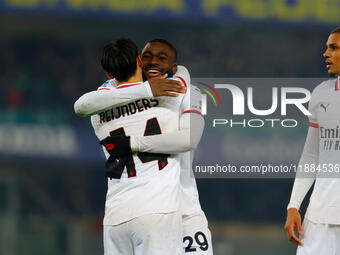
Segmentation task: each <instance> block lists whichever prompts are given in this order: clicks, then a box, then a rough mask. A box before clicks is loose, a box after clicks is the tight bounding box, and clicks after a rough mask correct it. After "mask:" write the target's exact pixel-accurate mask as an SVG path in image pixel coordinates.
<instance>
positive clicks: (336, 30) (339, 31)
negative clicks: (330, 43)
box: [331, 27, 340, 34]
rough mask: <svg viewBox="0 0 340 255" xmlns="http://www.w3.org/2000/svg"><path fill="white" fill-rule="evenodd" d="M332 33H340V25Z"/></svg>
mask: <svg viewBox="0 0 340 255" xmlns="http://www.w3.org/2000/svg"><path fill="white" fill-rule="evenodd" d="M331 34H340V27H337V28H335V29H333V30H332V32H331Z"/></svg>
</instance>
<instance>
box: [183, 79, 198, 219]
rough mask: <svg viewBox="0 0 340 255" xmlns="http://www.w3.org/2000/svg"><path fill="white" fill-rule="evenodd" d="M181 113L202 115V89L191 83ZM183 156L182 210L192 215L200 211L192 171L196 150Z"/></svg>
mask: <svg viewBox="0 0 340 255" xmlns="http://www.w3.org/2000/svg"><path fill="white" fill-rule="evenodd" d="M181 113H182V114H187V113H194V114H200V115H202V94H201V92H200V90H199V89H198V88H197V87H196V86H194V85H190V87H189V88H188V91H187V93H186V95H185V96H184V99H183V102H182V104H181ZM180 158H181V175H180V181H181V204H180V210H181V213H182V214H183V215H191V214H194V213H197V212H200V211H201V210H202V209H201V205H200V202H199V196H198V190H197V185H196V180H195V176H194V173H193V171H192V161H193V158H194V151H188V152H183V153H181V154H180Z"/></svg>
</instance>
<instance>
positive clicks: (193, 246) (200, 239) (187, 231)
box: [183, 211, 213, 255]
mask: <svg viewBox="0 0 340 255" xmlns="http://www.w3.org/2000/svg"><path fill="white" fill-rule="evenodd" d="M183 249H184V254H187V255H198V254H199V255H212V254H213V248H212V242H211V233H210V230H209V228H208V221H207V218H206V217H205V214H204V212H203V211H201V212H199V213H196V214H193V215H183Z"/></svg>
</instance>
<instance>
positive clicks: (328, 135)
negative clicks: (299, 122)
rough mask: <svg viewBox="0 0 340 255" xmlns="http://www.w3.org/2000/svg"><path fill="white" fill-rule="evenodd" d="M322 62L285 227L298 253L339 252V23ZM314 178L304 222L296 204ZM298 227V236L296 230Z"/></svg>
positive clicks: (298, 204) (309, 254)
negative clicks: (321, 79)
mask: <svg viewBox="0 0 340 255" xmlns="http://www.w3.org/2000/svg"><path fill="white" fill-rule="evenodd" d="M326 47H327V49H326V51H325V52H324V54H323V56H324V58H325V62H326V67H327V69H328V74H329V75H330V76H335V79H331V80H327V81H325V82H322V83H321V84H320V85H318V86H317V87H316V88H315V89H314V91H313V93H312V97H311V100H310V102H309V111H310V112H311V114H312V115H311V116H309V129H308V134H307V138H306V142H305V146H304V149H303V153H302V155H301V158H300V162H299V167H300V171H298V172H297V175H296V178H295V181H294V185H293V189H292V194H291V198H290V202H289V204H288V207H287V219H286V224H285V231H286V233H287V236H288V239H289V240H290V241H291V242H293V243H295V244H297V245H298V249H297V254H298V255H305V254H306V255H307V254H308V255H321V254H322V255H326V254H327V255H336V254H340V195H339V194H340V179H339V175H333V174H334V173H339V167H340V146H339V145H340V132H338V128H339V126H340V117H339V109H340V94H339V93H340V91H339V76H340V28H336V29H334V30H333V31H332V32H331V34H330V35H329V37H328V40H327V43H326ZM314 182H315V185H314V189H313V192H312V195H311V198H310V202H309V205H308V209H307V212H306V214H305V219H304V222H303V225H302V226H301V216H300V213H299V208H300V205H301V203H302V201H303V199H304V197H305V195H306V193H307V192H308V190H309V189H310V187H311V186H312V185H313V183H314ZM295 228H297V230H298V233H299V237H297V236H296V234H295Z"/></svg>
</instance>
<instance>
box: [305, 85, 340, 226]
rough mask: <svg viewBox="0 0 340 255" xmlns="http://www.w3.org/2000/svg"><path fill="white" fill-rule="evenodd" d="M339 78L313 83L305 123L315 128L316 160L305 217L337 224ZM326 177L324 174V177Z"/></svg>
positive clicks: (339, 192)
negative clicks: (307, 119)
mask: <svg viewBox="0 0 340 255" xmlns="http://www.w3.org/2000/svg"><path fill="white" fill-rule="evenodd" d="M338 84H339V78H337V79H333V80H328V81H325V82H323V83H321V84H320V85H319V86H317V87H316V88H315V89H314V91H313V93H312V98H311V101H310V103H309V110H310V112H311V113H312V115H311V116H310V117H309V119H310V123H309V125H310V126H312V127H315V128H318V130H319V153H318V155H319V160H318V161H319V162H318V164H319V165H318V166H317V167H318V169H316V172H317V174H316V181H315V186H314V190H313V193H312V196H311V198H310V203H309V206H308V210H307V213H306V218H307V219H309V220H310V221H312V222H316V223H325V224H340V179H339V177H340V174H339V170H340V116H339V109H340V91H339V86H338ZM326 177H327V178H326Z"/></svg>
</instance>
